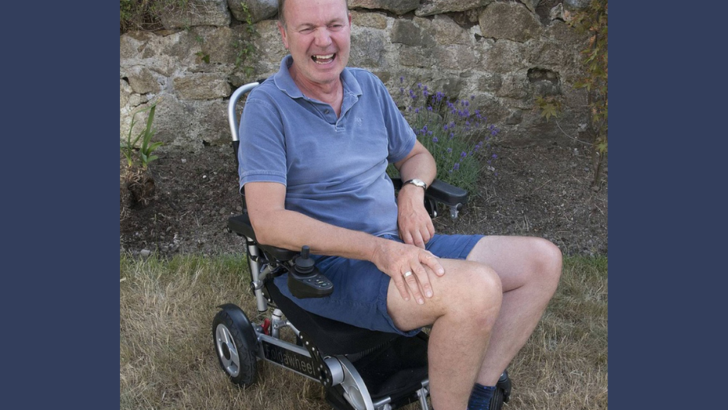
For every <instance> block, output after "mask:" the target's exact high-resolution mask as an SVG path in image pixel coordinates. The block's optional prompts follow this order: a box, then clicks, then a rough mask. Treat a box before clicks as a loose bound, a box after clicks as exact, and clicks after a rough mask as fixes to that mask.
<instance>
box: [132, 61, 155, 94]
mask: <svg viewBox="0 0 728 410" xmlns="http://www.w3.org/2000/svg"><path fill="white" fill-rule="evenodd" d="M126 78H127V79H128V81H129V86H130V87H131V89H132V90H133V91H134V92H135V93H137V94H147V93H156V92H159V90H160V89H161V87H160V86H159V83H158V82H157V80H156V79H155V78H154V76H153V75H152V73H151V71H149V69H147V68H146V67H143V66H134V67H129V68H128V69H127V70H126Z"/></svg>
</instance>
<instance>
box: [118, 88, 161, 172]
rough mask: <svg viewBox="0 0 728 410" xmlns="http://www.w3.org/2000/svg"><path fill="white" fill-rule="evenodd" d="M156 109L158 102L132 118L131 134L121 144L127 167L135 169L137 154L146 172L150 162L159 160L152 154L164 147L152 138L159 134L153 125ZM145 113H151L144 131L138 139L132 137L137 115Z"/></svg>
mask: <svg viewBox="0 0 728 410" xmlns="http://www.w3.org/2000/svg"><path fill="white" fill-rule="evenodd" d="M156 109H157V102H154V103H153V104H152V105H150V106H149V107H146V108H144V109H141V110H139V111H137V112H135V113H134V115H132V117H131V125H130V127H129V133H128V134H127V137H126V141H121V144H120V148H121V152H122V153H123V154H124V157H125V158H126V162H127V166H128V167H129V168H132V167H134V165H135V164H136V162H135V155H134V153H135V152H138V153H139V158H138V159H139V165H140V166H141V168H142V169H144V170H146V169H147V167H148V166H149V163H150V162H152V161H154V160H155V159H157V158H158V157H157V156H156V155H152V153H153V152H154V150H156V149H157V148H159V147H160V146H162V142H151V141H152V137H153V136H154V134H155V133H156V132H157V131H156V130H155V129H153V128H152V123H153V122H154V112H155V110H156ZM145 111H149V116H148V117H147V122H146V126H145V128H144V130H142V132H140V133H139V135H137V136H136V137H132V134H133V133H134V126H135V125H136V116H137V114H140V113H142V112H145ZM140 141H141V146H139V147H137V144H139V142H140Z"/></svg>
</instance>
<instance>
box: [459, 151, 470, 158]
mask: <svg viewBox="0 0 728 410" xmlns="http://www.w3.org/2000/svg"><path fill="white" fill-rule="evenodd" d="M467 156H468V153H467V152H465V151H463V152H461V153H460V158H465V157H467Z"/></svg>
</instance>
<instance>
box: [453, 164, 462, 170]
mask: <svg viewBox="0 0 728 410" xmlns="http://www.w3.org/2000/svg"><path fill="white" fill-rule="evenodd" d="M452 169H453V171H457V170H459V169H460V163H459V162H456V163H455V165H453V166H452Z"/></svg>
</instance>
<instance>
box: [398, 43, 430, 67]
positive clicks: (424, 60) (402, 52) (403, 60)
mask: <svg viewBox="0 0 728 410" xmlns="http://www.w3.org/2000/svg"><path fill="white" fill-rule="evenodd" d="M398 62H399V64H400V65H402V66H404V67H417V68H430V67H432V65H433V60H432V49H431V48H422V47H402V48H400V49H399V59H398Z"/></svg>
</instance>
